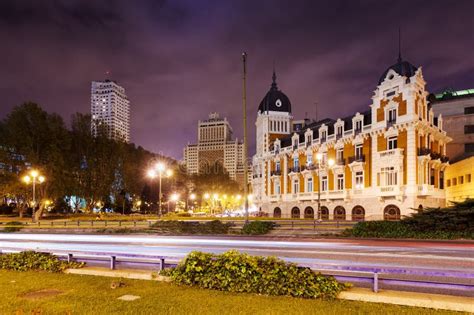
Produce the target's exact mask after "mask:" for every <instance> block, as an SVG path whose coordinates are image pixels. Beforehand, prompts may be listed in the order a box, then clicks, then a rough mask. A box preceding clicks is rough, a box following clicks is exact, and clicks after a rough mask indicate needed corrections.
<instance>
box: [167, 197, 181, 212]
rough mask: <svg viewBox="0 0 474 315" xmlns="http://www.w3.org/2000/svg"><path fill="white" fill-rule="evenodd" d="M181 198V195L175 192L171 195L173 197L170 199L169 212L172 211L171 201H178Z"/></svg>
mask: <svg viewBox="0 0 474 315" xmlns="http://www.w3.org/2000/svg"><path fill="white" fill-rule="evenodd" d="M178 200H179V195H178V194H177V193H174V194H172V195H171V198H170V199H168V213H170V201H173V202H177V201H178Z"/></svg>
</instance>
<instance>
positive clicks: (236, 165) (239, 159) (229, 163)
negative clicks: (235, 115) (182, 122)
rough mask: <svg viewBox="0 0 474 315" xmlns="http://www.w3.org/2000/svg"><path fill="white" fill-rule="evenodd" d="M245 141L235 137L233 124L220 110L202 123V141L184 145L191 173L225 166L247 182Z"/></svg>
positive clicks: (200, 134) (238, 178)
mask: <svg viewBox="0 0 474 315" xmlns="http://www.w3.org/2000/svg"><path fill="white" fill-rule="evenodd" d="M244 158H245V157H244V150H243V144H242V143H241V142H239V141H238V140H237V139H232V127H231V126H230V124H229V121H228V120H227V118H223V119H222V118H220V117H219V114H218V113H211V114H209V119H207V120H204V121H199V123H198V142H197V143H196V144H188V145H187V146H186V147H185V148H184V152H183V162H184V164H185V166H186V171H187V173H188V174H199V173H201V174H202V173H204V174H205V173H209V172H211V171H212V170H213V169H216V168H223V169H224V170H225V172H227V173H228V174H229V177H230V178H231V179H233V180H235V181H237V182H238V183H239V184H240V185H243V184H244V182H245V181H244V167H243V163H244Z"/></svg>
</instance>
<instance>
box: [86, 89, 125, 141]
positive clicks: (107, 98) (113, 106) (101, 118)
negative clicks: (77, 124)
mask: <svg viewBox="0 0 474 315" xmlns="http://www.w3.org/2000/svg"><path fill="white" fill-rule="evenodd" d="M91 115H92V122H91V127H92V134H93V135H97V132H98V130H99V128H100V126H104V128H105V131H106V132H107V135H108V137H109V138H111V139H115V140H121V141H125V142H130V101H129V100H128V98H127V95H126V94H125V89H124V88H123V87H122V86H120V85H118V84H117V82H115V81H112V80H105V81H92V85H91Z"/></svg>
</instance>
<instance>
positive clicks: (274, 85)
mask: <svg viewBox="0 0 474 315" xmlns="http://www.w3.org/2000/svg"><path fill="white" fill-rule="evenodd" d="M276 78H277V76H276V73H275V61H273V75H272V89H275V90H276V89H277V83H276Z"/></svg>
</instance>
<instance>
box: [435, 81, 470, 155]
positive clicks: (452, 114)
mask: <svg viewBox="0 0 474 315" xmlns="http://www.w3.org/2000/svg"><path fill="white" fill-rule="evenodd" d="M429 101H430V106H431V108H432V109H433V112H434V113H435V115H441V116H442V117H443V129H444V130H445V131H446V133H447V134H448V135H449V136H450V137H451V138H453V141H451V142H450V143H448V145H447V148H446V154H447V155H448V156H449V159H450V160H451V161H452V162H456V161H459V160H461V159H463V158H465V157H469V156H472V155H474V89H468V90H461V91H445V92H443V93H440V94H431V95H430V96H429Z"/></svg>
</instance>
